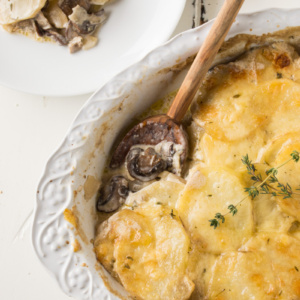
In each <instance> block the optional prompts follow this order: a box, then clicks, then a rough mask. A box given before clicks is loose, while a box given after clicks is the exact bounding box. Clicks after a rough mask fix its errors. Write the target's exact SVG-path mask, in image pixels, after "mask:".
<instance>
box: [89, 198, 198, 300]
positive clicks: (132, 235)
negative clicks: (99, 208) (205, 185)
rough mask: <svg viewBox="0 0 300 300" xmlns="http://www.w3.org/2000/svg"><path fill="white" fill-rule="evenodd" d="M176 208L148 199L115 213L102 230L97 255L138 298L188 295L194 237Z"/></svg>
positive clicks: (174, 297)
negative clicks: (190, 244) (149, 201)
mask: <svg viewBox="0 0 300 300" xmlns="http://www.w3.org/2000/svg"><path fill="white" fill-rule="evenodd" d="M176 214H177V212H176V211H171V210H170V209H169V208H168V209H165V208H164V207H162V206H161V205H158V206H156V207H152V205H147V204H144V205H143V207H142V208H137V209H135V210H134V211H132V210H129V209H125V210H122V211H120V212H118V213H116V214H115V215H113V216H112V217H111V218H110V219H109V220H108V221H106V222H104V223H103V224H102V225H101V226H100V228H99V229H98V235H97V238H96V241H95V250H96V254H97V258H98V260H99V261H100V262H101V263H102V264H103V265H104V266H105V268H107V269H108V270H109V271H110V272H111V273H112V274H115V276H116V277H117V278H119V280H120V282H121V283H122V285H123V286H124V287H125V289H126V290H128V291H129V292H130V293H131V294H132V295H133V296H135V297H137V299H145V300H147V299H149V300H155V299H157V300H159V299H166V300H168V299H170V300H175V299H177V300H181V299H188V298H189V297H190V295H191V293H192V292H193V289H194V283H193V282H192V281H191V280H190V279H189V277H188V276H187V275H186V269H187V263H188V251H189V238H188V236H187V235H186V233H185V230H184V228H183V226H182V224H181V223H180V220H179V219H178V217H177V216H176Z"/></svg>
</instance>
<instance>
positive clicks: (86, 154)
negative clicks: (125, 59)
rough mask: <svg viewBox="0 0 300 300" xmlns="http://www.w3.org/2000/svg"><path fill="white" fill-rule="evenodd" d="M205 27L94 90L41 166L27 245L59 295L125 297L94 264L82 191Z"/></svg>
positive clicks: (274, 14) (175, 80) (91, 219)
mask: <svg viewBox="0 0 300 300" xmlns="http://www.w3.org/2000/svg"><path fill="white" fill-rule="evenodd" d="M299 14H300V9H298V10H293V11H292V10H278V9H270V10H266V11H262V12H258V13H254V14H245V15H239V16H238V17H237V19H236V21H235V23H234V24H233V26H232V28H231V30H230V32H229V35H228V37H232V36H234V35H236V34H238V33H248V34H255V35H261V34H263V33H268V32H273V31H276V30H279V29H284V28H285V27H287V26H297V25H299V20H298V19H299ZM211 24H212V22H208V23H206V24H205V25H203V26H201V27H199V28H196V29H193V30H188V31H186V32H184V33H182V34H179V35H178V36H176V37H175V38H173V39H172V40H171V41H169V42H168V43H166V44H164V45H162V46H161V47H158V48H156V49H155V50H153V51H152V52H150V53H149V54H148V55H147V56H146V57H145V58H144V59H143V60H141V61H140V62H138V63H136V64H134V65H132V66H131V67H129V68H128V69H126V70H125V71H123V72H122V73H120V74H119V75H117V76H116V77H114V78H113V79H112V80H111V81H110V82H108V83H107V84H106V85H105V86H103V87H102V88H101V89H99V90H98V91H97V92H96V93H95V94H94V95H93V96H92V97H91V98H90V99H89V100H88V101H87V102H86V104H85V105H84V106H83V107H82V109H81V110H80V112H79V114H78V115H77V117H76V119H75V121H74V122H73V124H72V125H71V128H70V129H69V131H68V133H67V134H66V137H65V139H64V141H63V142H62V144H61V146H60V147H59V148H58V149H57V150H56V151H55V153H54V154H53V155H52V156H51V158H50V159H49V161H48V162H47V164H46V167H45V170H44V173H43V176H42V178H41V180H40V183H39V185H38V191H37V197H36V205H35V213H34V222H33V227H32V242H33V246H34V249H35V251H36V254H37V256H38V258H39V259H40V261H41V263H42V264H43V265H44V266H45V267H46V268H47V269H48V270H49V271H50V273H51V275H52V276H53V277H55V279H56V280H57V282H58V284H59V286H60V288H61V289H62V290H63V291H64V292H65V293H66V294H67V295H69V296H72V297H74V298H76V299H80V300H83V299H90V300H92V299H93V300H96V299H103V300H108V299H119V298H128V297H129V295H128V294H127V293H126V291H125V290H124V288H123V287H122V286H121V285H120V284H118V283H117V282H116V281H115V280H114V279H113V278H112V277H111V276H110V275H109V274H108V273H107V272H106V271H105V270H104V269H103V268H102V267H101V265H100V264H99V263H97V261H96V258H95V255H94V252H93V245H92V243H91V240H92V239H93V238H94V227H95V222H96V212H95V197H96V189H91V188H90V186H97V184H98V183H99V182H98V180H99V179H100V178H101V174H102V172H103V169H104V166H105V163H106V160H107V157H108V155H109V153H110V149H111V147H112V145H113V143H114V142H115V140H116V138H117V137H118V136H119V134H120V133H121V132H124V130H125V132H126V128H128V126H129V125H130V124H131V123H132V122H133V120H134V119H135V117H136V116H137V115H138V114H140V113H141V112H143V111H145V110H146V109H147V108H148V107H149V106H150V105H151V104H153V103H154V102H155V101H156V100H157V99H159V98H160V97H162V96H163V95H166V94H167V93H168V92H170V91H172V90H173V91H174V90H176V88H178V87H179V85H180V82H181V80H182V77H183V73H184V72H181V74H179V72H178V71H180V70H181V69H182V66H184V65H185V62H186V60H187V59H188V58H189V57H191V56H192V55H194V54H195V53H196V52H197V51H198V49H199V47H200V46H201V44H202V42H203V40H204V38H205V36H206V35H207V33H208V30H209V29H210V27H211ZM180 64H181V65H180ZM174 66H175V67H174ZM176 66H177V67H176ZM178 75H180V76H178ZM66 209H69V210H67V213H69V215H68V214H66V213H65V215H66V216H68V218H67V219H68V221H66V219H65V216H64V212H65V210H66ZM70 212H71V213H70ZM108 287H109V288H108Z"/></svg>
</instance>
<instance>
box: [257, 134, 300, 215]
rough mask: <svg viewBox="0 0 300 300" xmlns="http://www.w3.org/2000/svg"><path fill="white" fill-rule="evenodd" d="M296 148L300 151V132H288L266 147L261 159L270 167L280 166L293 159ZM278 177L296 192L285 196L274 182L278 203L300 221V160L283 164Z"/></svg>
mask: <svg viewBox="0 0 300 300" xmlns="http://www.w3.org/2000/svg"><path fill="white" fill-rule="evenodd" d="M294 150H296V151H298V152H300V132H294V133H288V134H285V135H283V136H280V137H278V138H277V139H275V140H274V141H273V142H272V143H270V145H269V147H267V148H266V150H265V152H264V153H263V155H262V158H261V159H262V160H264V161H266V162H267V163H268V164H269V165H270V167H278V166H280V165H282V164H283V163H284V162H286V161H287V160H289V159H291V153H292V152H293V151H294ZM277 178H278V181H279V182H280V183H282V184H283V185H286V184H287V183H288V184H289V185H290V187H291V188H292V190H293V192H294V194H293V195H292V197H291V198H285V195H279V191H280V190H281V189H282V188H281V187H278V184H277V183H274V184H273V187H274V188H275V189H276V190H274V191H275V192H277V194H278V196H277V197H275V198H276V201H277V203H278V204H279V206H280V208H281V209H282V211H283V212H285V213H287V214H288V215H291V216H294V217H295V218H297V219H298V220H299V221H300V191H298V190H297V189H299V184H300V183H299V178H300V162H298V163H296V162H295V161H290V162H289V163H287V164H285V165H284V166H282V167H281V168H280V169H279V170H278V174H277Z"/></svg>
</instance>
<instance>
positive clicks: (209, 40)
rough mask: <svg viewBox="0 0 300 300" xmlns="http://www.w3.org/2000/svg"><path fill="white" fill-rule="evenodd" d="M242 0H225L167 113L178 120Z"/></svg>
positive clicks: (209, 64)
mask: <svg viewBox="0 0 300 300" xmlns="http://www.w3.org/2000/svg"><path fill="white" fill-rule="evenodd" d="M243 2H244V0H225V3H224V4H223V6H222V8H221V10H220V12H219V14H218V16H217V18H216V20H215V21H214V23H213V25H212V27H211V29H210V31H209V33H208V36H207V37H206V39H205V41H204V43H203V45H202V47H201V49H200V50H199V52H198V54H197V56H196V58H195V60H194V62H193V64H192V66H191V68H190V70H189V72H188V73H187V75H186V77H185V79H184V81H183V83H182V85H181V87H180V89H179V91H178V93H177V95H176V97H175V99H174V100H173V103H172V105H171V107H170V109H169V111H168V113H167V115H168V116H169V117H170V118H172V119H174V120H175V121H177V122H180V121H181V120H182V119H183V117H184V115H185V113H186V112H187V110H188V108H189V106H190V104H191V102H192V100H193V98H194V96H195V94H196V92H197V90H198V89H199V87H200V85H201V83H202V80H203V79H204V77H205V75H206V73H207V71H208V70H209V68H210V66H211V64H212V62H213V60H214V58H215V56H216V54H217V52H218V51H219V49H220V47H221V45H222V43H223V41H224V39H225V37H226V35H227V33H228V31H229V29H230V27H231V24H232V23H233V21H234V19H235V17H236V15H237V14H238V11H239V10H240V8H241V6H242V4H243Z"/></svg>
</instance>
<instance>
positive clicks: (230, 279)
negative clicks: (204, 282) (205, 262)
mask: <svg viewBox="0 0 300 300" xmlns="http://www.w3.org/2000/svg"><path fill="white" fill-rule="evenodd" d="M278 294H279V291H278V289H277V287H276V281H275V276H274V274H273V270H272V265H271V261H270V259H269V257H268V255H267V254H266V253H261V252H259V251H255V252H236V251H234V252H227V253H224V254H222V255H221V256H220V257H219V259H218V260H217V263H216V265H215V267H214V269H213V277H212V280H211V282H210V284H209V289H208V293H207V297H206V299H214V300H232V299H239V300H249V299H257V300H258V299H264V300H267V299H270V300H271V299H277V298H276V296H277V295H278ZM286 299H287V298H286Z"/></svg>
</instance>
